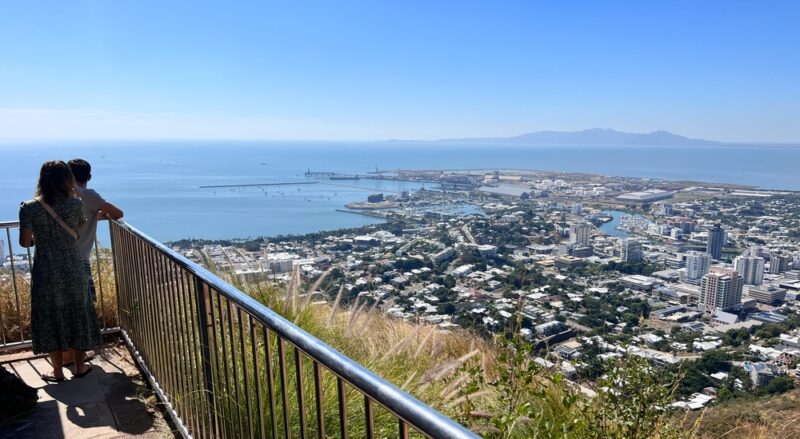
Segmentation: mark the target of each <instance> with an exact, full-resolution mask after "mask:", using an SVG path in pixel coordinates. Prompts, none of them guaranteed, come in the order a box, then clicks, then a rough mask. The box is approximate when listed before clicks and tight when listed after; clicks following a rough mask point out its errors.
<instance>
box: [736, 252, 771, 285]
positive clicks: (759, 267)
mask: <svg viewBox="0 0 800 439" xmlns="http://www.w3.org/2000/svg"><path fill="white" fill-rule="evenodd" d="M733 269H734V270H736V271H738V272H739V274H740V275H742V279H743V281H744V283H745V284H746V285H761V284H762V283H764V258H760V257H758V256H737V257H736V259H735V260H734V261H733Z"/></svg>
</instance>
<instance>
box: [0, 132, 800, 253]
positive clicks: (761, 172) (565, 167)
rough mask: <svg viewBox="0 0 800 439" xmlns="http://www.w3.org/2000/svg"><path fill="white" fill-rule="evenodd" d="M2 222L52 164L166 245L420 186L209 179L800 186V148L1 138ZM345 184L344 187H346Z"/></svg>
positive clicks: (275, 231) (324, 220) (276, 225)
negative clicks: (599, 180) (382, 173)
mask: <svg viewBox="0 0 800 439" xmlns="http://www.w3.org/2000/svg"><path fill="white" fill-rule="evenodd" d="M0 157H2V166H0V188H1V189H0V194H2V202H0V220H2V221H5V220H14V219H16V217H17V211H18V208H19V203H20V201H22V200H26V199H29V198H30V197H31V194H32V193H33V190H34V188H35V184H36V179H37V176H38V171H39V168H40V166H41V164H42V162H44V161H45V160H51V159H60V160H69V159H71V158H76V157H81V158H84V159H86V160H88V161H90V162H91V163H92V166H93V175H94V179H93V180H92V182H90V187H93V188H95V189H97V190H98V191H99V192H100V193H101V194H103V195H104V196H105V197H106V198H108V199H109V200H110V201H112V202H114V203H115V204H118V205H119V206H121V207H122V208H123V209H124V210H125V212H126V219H127V220H128V221H129V222H130V223H131V224H133V225H135V226H137V227H138V228H140V229H141V230H143V231H144V232H146V233H148V234H150V235H151V236H153V237H154V238H156V239H159V240H176V239H182V238H190V237H196V238H207V239H222V238H235V237H255V236H275V235H279V234H300V233H309V232H315V231H320V230H331V229H338V228H344V227H355V226H360V225H365V224H372V223H375V222H378V221H379V220H377V219H374V218H369V217H365V216H361V215H355V214H352V213H343V212H337V210H336V209H341V208H343V206H344V205H345V204H346V203H350V202H355V201H362V200H364V199H366V197H367V195H368V194H370V193H374V192H384V193H387V194H388V193H393V192H399V191H402V190H415V189H418V188H420V187H422V185H421V184H418V183H409V182H390V181H377V180H363V179H362V180H357V181H353V180H346V181H336V182H333V181H327V180H324V181H323V180H321V181H320V183H318V184H310V185H298V186H274V187H270V188H268V189H266V191H265V190H262V189H261V188H244V189H242V188H226V189H220V188H218V189H201V188H200V186H203V185H226V184H257V183H285V182H304V181H308V180H307V179H306V178H305V176H304V173H305V171H306V170H311V171H317V172H319V171H336V172H344V173H362V174H363V173H365V172H368V171H372V170H375V169H376V168H380V169H396V168H402V169H487V168H499V169H533V170H548V171H566V172H585V173H593V174H601V175H617V176H632V177H650V178H660V179H671V180H697V181H709V182H720V183H739V184H746V185H753V186H759V187H762V188H767V189H789V190H800V177H798V175H797V172H796V166H797V165H796V164H797V163H800V148H798V147H790V146H743V145H742V146H739V145H736V146H711V147H705V146H704V147H697V146H693V147H663V146H653V147H633V146H529V147H525V146H510V145H458V144H447V143H438V142H437V143H424V142H297V141H292V142H289V141H286V142H222V141H215V142H208V141H180V142H178V141H161V142H158V141H146V142H145V141H141V142H121V141H117V142H110V141H109V142H75V141H68V142H47V143H44V142H36V143H24V142H16V143H5V144H2V145H0ZM335 184H338V186H336V185H335Z"/></svg>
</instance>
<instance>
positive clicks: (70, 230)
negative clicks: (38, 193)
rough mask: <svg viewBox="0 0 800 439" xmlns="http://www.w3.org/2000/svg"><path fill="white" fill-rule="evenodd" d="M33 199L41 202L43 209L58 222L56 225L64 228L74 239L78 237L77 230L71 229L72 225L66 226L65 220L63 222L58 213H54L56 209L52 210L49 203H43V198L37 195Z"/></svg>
mask: <svg viewBox="0 0 800 439" xmlns="http://www.w3.org/2000/svg"><path fill="white" fill-rule="evenodd" d="M35 200H36V201H38V202H39V204H41V205H42V207H44V210H46V211H47V213H49V214H50V216H52V217H53V219H54V220H56V222H57V223H58V225H59V226H61V227H62V228H63V229H64V230H66V231H67V233H69V234H70V236H72V237H73V238H75V240H77V239H78V232H76V231H75V229H73V228H72V227H70V226H68V225H67V223H65V222H64V220H62V219H61V217H60V216H58V214H57V213H56V211H55V210H53V208H52V207H50V205H49V204H47V203H45V202H44V200H43V199H42V198H41V197H37V198H35Z"/></svg>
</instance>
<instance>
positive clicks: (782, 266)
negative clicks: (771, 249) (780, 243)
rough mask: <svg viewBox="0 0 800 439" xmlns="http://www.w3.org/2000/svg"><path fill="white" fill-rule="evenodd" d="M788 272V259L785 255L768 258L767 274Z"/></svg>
mask: <svg viewBox="0 0 800 439" xmlns="http://www.w3.org/2000/svg"><path fill="white" fill-rule="evenodd" d="M785 271H789V257H788V256H786V255H777V254H775V255H772V256H770V258H769V272H770V273H771V274H781V273H783V272H785Z"/></svg>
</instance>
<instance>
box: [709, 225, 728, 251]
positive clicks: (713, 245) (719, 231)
mask: <svg viewBox="0 0 800 439" xmlns="http://www.w3.org/2000/svg"><path fill="white" fill-rule="evenodd" d="M724 246H725V229H723V228H722V227H721V226H720V224H719V223H715V224H714V226H713V227H712V228H711V230H709V231H708V244H707V246H706V253H708V255H709V256H711V259H720V258H722V248H723V247H724Z"/></svg>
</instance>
